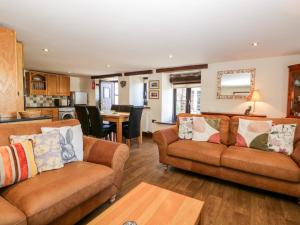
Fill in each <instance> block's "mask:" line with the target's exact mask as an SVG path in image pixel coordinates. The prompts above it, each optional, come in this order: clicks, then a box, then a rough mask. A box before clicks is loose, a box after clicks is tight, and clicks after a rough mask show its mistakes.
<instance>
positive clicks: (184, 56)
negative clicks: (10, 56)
mask: <svg viewBox="0 0 300 225" xmlns="http://www.w3.org/2000/svg"><path fill="white" fill-rule="evenodd" d="M299 9H300V1H299V0H263V1H262V0H226V1H224V0H214V1H212V0H181V1H179V0H119V1H118V0H63V1H62V0H43V1H41V0H26V1H20V0H0V24H2V25H3V26H6V27H10V28H13V29H15V30H16V31H17V38H18V40H19V41H22V42H23V43H24V46H25V67H26V68H28V69H37V70H45V71H52V72H64V73H66V72H72V73H76V74H86V75H99V74H107V73H115V72H126V71H134V70H141V69H142V70H144V69H154V68H159V67H167V66H180V65H191V64H203V63H213V62H220V61H228V60H236V59H249V58H258V57H268V56H280V55H288V54H297V53H300V29H299V27H300V10H299ZM252 42H259V45H258V46H257V47H253V46H252V45H251V43H252ZM43 48H48V49H49V52H48V53H47V54H46V53H45V52H43V51H42V49H43ZM170 54H172V56H173V57H172V58H169V55H170ZM107 64H109V65H110V67H109V68H108V67H107Z"/></svg>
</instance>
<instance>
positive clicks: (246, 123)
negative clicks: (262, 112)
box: [236, 119, 272, 150]
mask: <svg viewBox="0 0 300 225" xmlns="http://www.w3.org/2000/svg"><path fill="white" fill-rule="evenodd" d="M271 127H272V120H245V119H239V127H238V133H237V137H236V146H240V147H248V148H255V149H261V150H268V136H269V132H270V130H271Z"/></svg>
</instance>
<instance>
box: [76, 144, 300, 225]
mask: <svg viewBox="0 0 300 225" xmlns="http://www.w3.org/2000/svg"><path fill="white" fill-rule="evenodd" d="M143 141H144V142H143V144H142V145H141V147H140V148H138V147H137V145H136V144H133V145H132V147H131V152H130V158H129V160H128V161H127V164H126V169H125V176H124V177H125V180H124V183H123V187H122V190H121V192H120V193H119V195H118V198H120V197H122V196H123V195H125V194H126V193H127V192H128V191H130V190H131V189H132V188H134V187H135V186H136V185H138V184H139V183H140V182H142V181H145V182H148V183H150V184H154V185H157V186H160V187H163V188H166V189H169V190H172V191H175V192H177V193H181V194H185V195H188V196H190V197H193V198H196V199H199V200H202V201H205V204H204V208H203V211H202V217H201V224H202V225H208V224H210V225H212V224H214V225H226V224H236V225H296V224H299V225H300V206H299V205H298V204H297V201H296V199H294V198H290V197H287V196H284V195H279V194H275V193H271V192H267V191H262V190H258V189H254V188H250V187H246V186H243V185H238V184H234V183H230V182H227V181H222V180H218V179H215V178H211V177H206V176H202V175H199V174H195V173H191V172H186V171H183V170H179V169H175V168H170V169H169V170H168V172H165V171H164V169H163V166H162V165H160V163H159V162H158V150H157V147H156V145H155V144H154V142H153V141H152V140H151V139H150V138H144V140H143ZM109 206H110V203H107V204H104V205H103V206H101V207H99V208H98V209H96V210H95V211H94V212H93V213H91V214H90V215H89V216H88V217H87V218H85V219H84V220H82V221H81V222H80V224H86V223H87V222H88V221H89V220H91V219H93V218H94V217H95V216H97V215H99V213H101V212H102V211H103V210H105V208H107V207H109Z"/></svg>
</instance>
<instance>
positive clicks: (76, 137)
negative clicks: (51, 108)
mask: <svg viewBox="0 0 300 225" xmlns="http://www.w3.org/2000/svg"><path fill="white" fill-rule="evenodd" d="M41 129H42V132H43V133H48V132H51V131H54V130H57V131H59V134H60V137H59V140H60V146H61V149H62V153H61V157H62V160H63V162H64V163H69V162H73V161H82V160H83V133H82V130H81V125H76V126H73V127H71V126H67V127H59V128H57V127H42V128H41Z"/></svg>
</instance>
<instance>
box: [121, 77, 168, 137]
mask: <svg viewBox="0 0 300 225" xmlns="http://www.w3.org/2000/svg"><path fill="white" fill-rule="evenodd" d="M143 77H148V82H149V81H151V80H159V83H160V88H159V89H158V90H159V99H149V101H148V107H149V109H144V113H143V121H144V122H143V123H144V124H146V123H147V124H146V125H143V127H144V131H153V127H152V126H153V124H152V120H156V121H170V120H171V119H172V110H173V90H172V85H171V84H170V82H169V76H168V75H167V74H161V73H160V74H151V75H149V76H145V75H143V76H130V77H119V82H120V81H123V80H125V81H126V87H124V88H121V87H120V88H119V104H132V105H143ZM145 121H146V122H145Z"/></svg>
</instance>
